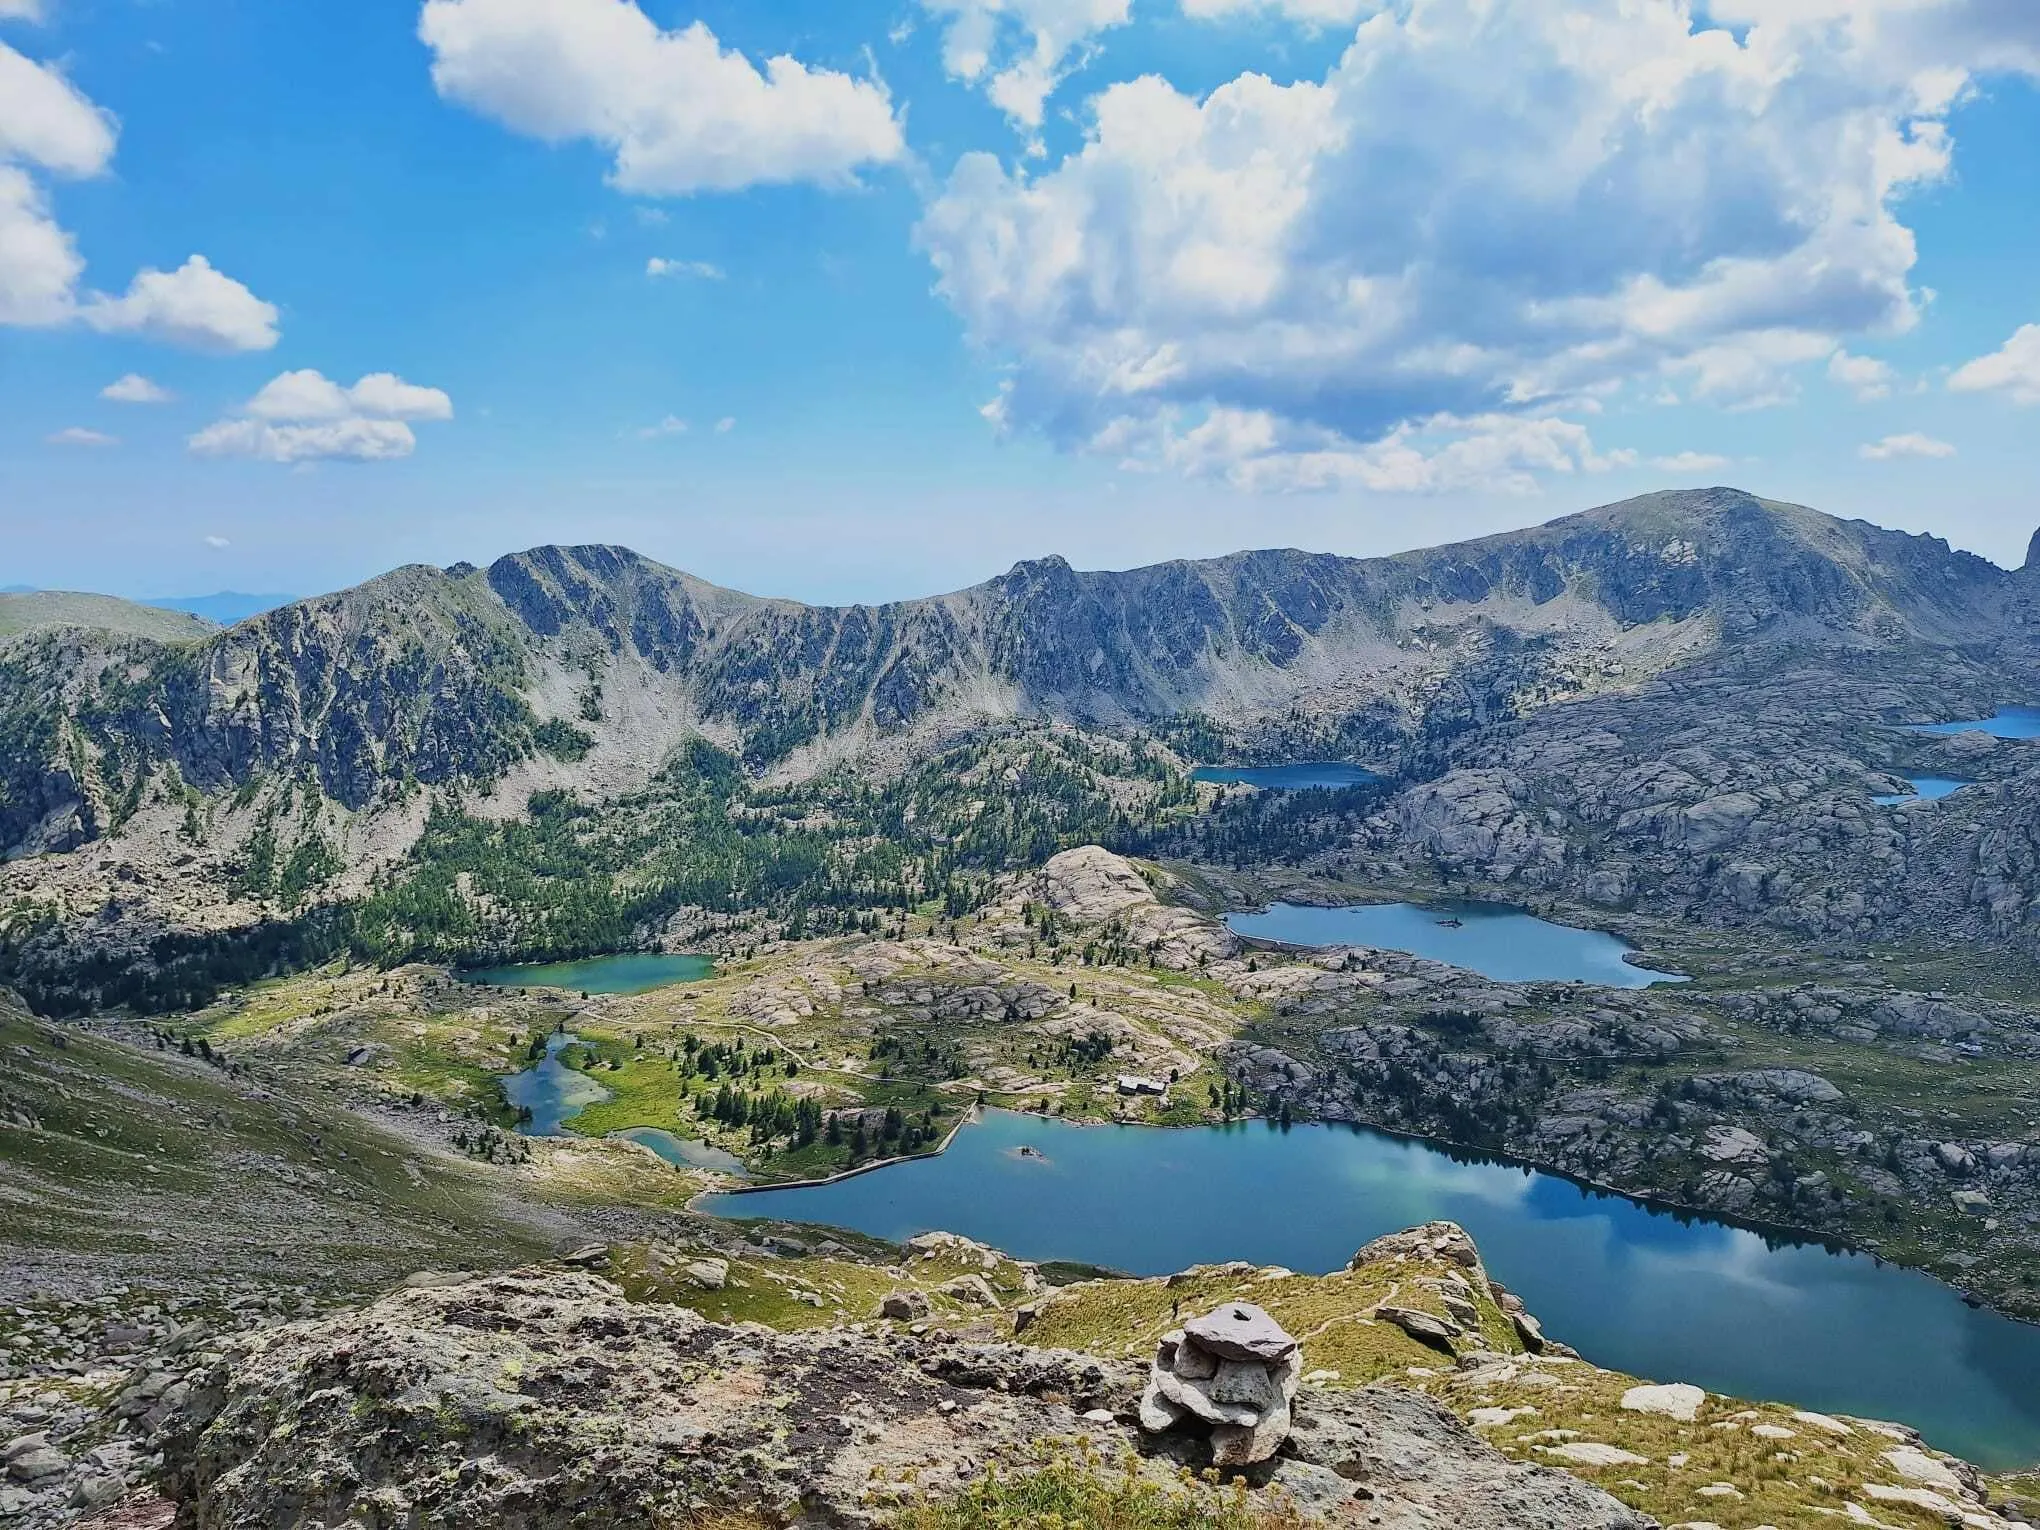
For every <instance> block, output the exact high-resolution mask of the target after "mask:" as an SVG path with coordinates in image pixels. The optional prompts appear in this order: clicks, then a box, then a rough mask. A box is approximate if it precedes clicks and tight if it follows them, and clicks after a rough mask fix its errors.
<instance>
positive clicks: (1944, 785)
mask: <svg viewBox="0 0 2040 1530" xmlns="http://www.w3.org/2000/svg"><path fill="white" fill-rule="evenodd" d="M1906 785H1908V786H1910V787H1911V788H1912V790H1911V791H1909V792H1900V793H1898V794H1897V795H1895V796H1884V795H1879V796H1876V797H1872V798H1871V799H1870V800H1871V801H1872V802H1874V803H1876V804H1877V805H1878V806H1879V807H1900V806H1903V805H1904V804H1905V803H1908V802H1939V801H1940V800H1941V799H1942V798H1943V797H1951V796H1953V795H1954V794H1955V793H1956V792H1959V791H1961V790H1962V788H1963V787H1965V786H1974V785H1976V783H1975V782H1974V781H1964V780H1960V779H1958V778H1956V777H1954V776H1914V777H1913V778H1912V779H1911V780H1909V781H1907V782H1906Z"/></svg>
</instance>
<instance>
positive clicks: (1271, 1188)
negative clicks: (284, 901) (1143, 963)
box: [465, 792, 2040, 1469]
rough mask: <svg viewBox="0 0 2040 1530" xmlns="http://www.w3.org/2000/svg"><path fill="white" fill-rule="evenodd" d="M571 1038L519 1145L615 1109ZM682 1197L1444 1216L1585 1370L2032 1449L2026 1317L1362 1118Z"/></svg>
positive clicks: (868, 1212)
mask: <svg viewBox="0 0 2040 1530" xmlns="http://www.w3.org/2000/svg"><path fill="white" fill-rule="evenodd" d="M1922 795H1923V796H1924V795H1926V794H1925V793H1924V792H1923V793H1922ZM1229 922H1230V923H1231V924H1232V926H1233V928H1234V929H1236V930H1238V931H1239V932H1240V933H1242V934H1246V935H1253V936H1259V937H1261V938H1265V939H1270V940H1276V941H1280V942H1283V943H1285V944H1291V945H1300V946H1324V945H1348V944H1351V945H1368V946H1376V947H1382V948H1387V949H1393V950H1401V951H1410V952H1413V953H1415V954H1418V955H1421V956H1426V957H1431V958H1432V959H1435V960H1439V961H1446V962H1450V963H1452V964H1454V965H1457V966H1461V967H1466V968H1469V969H1471V970H1473V971H1477V972H1482V973H1484V974H1486V975H1487V976H1489V977H1491V978H1494V979H1496V980H1498V981H1507V982H1524V981H1549V980H1564V979H1569V978H1572V979H1578V980H1581V981H1584V982H1590V983H1597V984H1602V985H1617V986H1623V987H1639V986H1643V985H1646V984H1649V983H1655V982H1666V981H1677V979H1676V978H1674V977H1672V976H1671V975H1669V974H1664V973H1655V972H1651V971H1649V970H1648V969H1646V968H1642V967H1639V966H1637V965H1635V964H1634V963H1632V962H1630V961H1628V960H1626V959H1625V958H1626V957H1627V956H1628V954H1629V950H1630V948H1629V947H1628V946H1627V945H1625V944H1624V943H1623V942H1622V941H1620V940H1619V939H1617V938H1616V937H1614V936H1612V935H1608V934H1604V933H1601V932H1598V931H1591V930H1578V929H1572V928H1570V927H1568V926H1564V925H1558V924H1553V923H1550V922H1549V921H1546V920H1542V919H1538V918H1536V917H1535V916H1533V915H1530V914H1528V913H1526V912H1524V911H1522V910H1520V909H1513V908H1505V907H1501V906H1499V905H1489V904H1444V905H1438V906H1420V905H1415V904H1375V905H1354V906H1348V907H1344V908H1315V907H1307V906H1303V905H1284V904H1277V905H1275V906H1273V907H1271V908H1269V909H1267V910H1264V911H1262V912H1259V913H1253V914H1235V915H1233V916H1232V917H1231V919H1230V921H1229ZM710 970H711V969H710V968H709V966H708V964H707V963H706V962H705V961H704V960H703V959H702V958H698V957H696V958H687V957H678V958H676V957H645V956H619V957H609V958H596V959H594V960H591V961H587V962H572V963H562V964H559V965H557V966H552V967H544V968H541V967H510V968H498V969H493V970H491V971H489V972H486V973H468V974H465V976H466V977H467V978H468V979H469V980H470V981H488V982H496V983H504V984H509V985H512V986H531V987H537V986H550V987H561V988H570V989H577V990H581V991H584V992H587V993H591V994H593V993H640V992H646V991H649V990H650V989H652V988H657V987H662V986H665V985H666V984H668V983H673V982H686V981H693V980H697V979H699V978H701V977H704V976H707V975H708V974H709V971H710ZM574 1040H575V1038H574V1036H573V1035H572V1034H571V1033H561V1034H558V1035H555V1036H554V1037H552V1038H551V1041H550V1042H549V1044H548V1046H547V1051H546V1055H545V1056H544V1057H543V1058H542V1059H540V1060H539V1061H538V1062H537V1064H536V1065H534V1066H533V1067H531V1068H529V1069H527V1070H525V1071H524V1072H521V1073H518V1074H515V1075H513V1076H511V1077H509V1078H507V1079H505V1080H504V1083H503V1088H504V1094H505V1096H506V1097H507V1098H508V1100H509V1101H510V1103H511V1104H512V1105H513V1106H517V1107H524V1108H529V1109H530V1111H531V1118H530V1120H529V1122H528V1123H527V1124H526V1126H525V1127H524V1130H525V1131H527V1132H529V1133H531V1134H534V1135H546V1136H550V1135H560V1134H563V1133H566V1132H570V1131H571V1130H572V1125H571V1122H572V1120H573V1117H574V1116H575V1115H576V1114H577V1113H578V1112H579V1111H580V1110H582V1109H584V1108H585V1107H586V1106H588V1105H590V1104H593V1103H595V1102H597V1101H599V1100H602V1099H606V1098H607V1097H608V1091H607V1090H606V1089H604V1088H603V1086H602V1085H601V1084H600V1083H599V1082H597V1081H596V1080H595V1079H593V1078H591V1077H589V1076H588V1075H587V1074H585V1073H582V1072H580V1071H579V1070H577V1069H574V1068H570V1067H568V1066H567V1065H566V1064H565V1063H564V1062H563V1061H562V1060H561V1059H560V1056H559V1054H560V1052H561V1051H562V1050H564V1049H565V1048H566V1047H567V1046H569V1045H571V1044H572V1043H573V1041H574ZM618 1135H619V1136H622V1137H625V1138H628V1139H629V1140H631V1141H634V1142H637V1143H639V1144H640V1145H641V1146H644V1147H646V1148H648V1149H649V1150H651V1151H652V1152H654V1153H657V1154H658V1155H659V1156H660V1157H662V1158H665V1159H666V1160H667V1161H668V1162H671V1163H673V1164H675V1165H678V1166H682V1167H687V1168H694V1169H706V1170H713V1171H716V1172H718V1173H722V1174H725V1175H729V1176H731V1177H737V1178H740V1177H741V1176H742V1174H743V1166H742V1164H741V1163H740V1162H739V1161H738V1160H737V1159H735V1158H734V1157H732V1156H731V1155H729V1154H728V1153H725V1152H723V1151H721V1150H720V1149H717V1148H713V1147H710V1146H708V1145H707V1144H705V1143H699V1142H692V1141H688V1140H686V1139H684V1138H680V1137H676V1136H673V1135H672V1134H670V1133H667V1132H663V1131H657V1130H653V1129H649V1128H644V1129H633V1130H629V1131H625V1132H622V1133H619V1134H618ZM697 1206H698V1209H700V1210H701V1211H703V1212H706V1213H708V1214H711V1215H715V1216H721V1217H727V1218H731V1219H738V1220H756V1219H770V1220H783V1221H793V1222H805V1223H815V1224H821V1225H826V1226H831V1227H841V1228H848V1229H852V1230H854V1231H857V1232H862V1233H866V1234H869V1235H872V1236H875V1237H880V1238H885V1239H889V1240H893V1241H904V1240H905V1239H907V1238H910V1237H912V1236H914V1235H915V1234H916V1233H921V1232H928V1231H931V1230H936V1229H940V1230H944V1231H949V1232H957V1233H962V1234H964V1235H966V1236H968V1237H972V1238H977V1239H980V1240H982V1241H983V1242H985V1243H988V1244H991V1245H992V1246H994V1247H997V1248H1000V1249H1004V1250H1006V1251H1007V1252H1009V1253H1011V1254H1014V1255H1016V1256H1017V1257H1020V1258H1023V1259H1032V1260H1038V1261H1049V1260H1067V1261H1073V1262H1079V1263H1085V1264H1092V1265H1097V1266H1101V1267H1104V1268H1108V1269H1114V1270H1120V1271H1124V1272H1126V1273H1128V1274H1134V1275H1161V1274H1168V1273H1172V1272H1174V1271H1176V1270H1179V1269H1184V1268H1187V1267H1188V1266H1190V1265H1193V1264H1208V1263H1218V1262H1222V1261H1225V1260H1232V1259H1247V1260H1251V1261H1253V1262H1255V1263H1258V1264H1270V1265H1281V1266H1284V1267H1287V1268H1290V1269H1294V1270H1299V1271H1305V1272H1323V1271H1329V1270H1334V1269H1338V1268H1340V1267H1342V1266H1343V1265H1344V1264H1345V1263H1346V1261H1347V1260H1348V1259H1350V1258H1351V1257H1352V1255H1353V1253H1354V1252H1355V1251H1356V1250H1357V1249H1359V1248H1360V1247H1361V1245H1363V1244H1365V1243H1366V1242H1368V1241H1369V1240H1370V1239H1373V1238H1375V1237H1378V1236H1380V1235H1382V1234H1384V1233H1389V1232H1395V1231H1398V1230H1400V1229H1402V1228H1405V1227H1409V1226H1413V1225H1415V1224H1417V1223H1421V1222H1428V1221H1434V1220H1439V1219H1445V1220H1450V1221H1454V1222H1458V1223H1459V1224H1461V1225H1462V1226H1464V1227H1465V1228H1466V1229H1467V1231H1468V1232H1470V1233H1471V1234H1472V1235H1473V1237H1474V1239H1475V1240H1476V1241H1477V1242H1478V1243H1479V1245H1480V1247H1481V1250H1482V1253H1483V1255H1484V1257H1485V1258H1486V1260H1487V1262H1488V1265H1489V1268H1490V1269H1492V1270H1493V1271H1494V1273H1495V1275H1496V1277H1497V1278H1499V1279H1500V1280H1502V1281H1503V1282H1505V1283H1506V1284H1507V1285H1508V1286H1510V1287H1511V1288H1512V1289H1513V1290H1515V1291H1517V1292H1518V1293H1519V1294H1520V1295H1521V1296H1522V1297H1523V1299H1524V1300H1525V1301H1526V1302H1527V1303H1528V1304H1529V1307H1530V1310H1531V1311H1532V1312H1534V1313H1536V1314H1537V1315H1538V1317H1539V1318H1540V1319H1541V1320H1542V1321H1543V1322H1544V1324H1545V1327H1546V1329H1547V1331H1549V1332H1550V1333H1551V1334H1553V1335H1554V1336H1555V1337H1558V1338H1562V1339H1564V1340H1565V1342H1567V1343H1569V1344H1571V1345H1573V1346H1574V1347H1576V1348H1577V1349H1579V1350H1580V1352H1581V1353H1582V1354H1584V1355H1585V1356H1586V1357H1587V1358H1588V1359H1590V1360H1592V1361H1593V1362H1594V1363H1596V1364H1598V1365H1603V1366H1607V1367H1610V1368H1613V1369H1616V1370H1620V1371H1625V1372H1628V1373H1630V1374H1633V1375H1637V1376H1642V1377H1647V1378H1652V1379H1675V1380H1680V1381H1691V1382H1695V1383H1697V1384H1699V1385H1701V1386H1704V1387H1707V1388H1708V1389H1710V1390H1713V1391H1718V1392H1725V1393H1730V1394H1733V1395H1737V1396H1743V1397H1751V1398H1763V1399H1775V1400H1779V1401H1785V1402H1790V1403H1793V1404H1795V1405H1797V1406H1799V1407H1802V1408H1811V1409H1816V1410H1819V1411H1822V1412H1828V1413H1845V1414H1852V1415H1858V1416H1862V1417H1868V1418H1888V1419H1895V1420H1898V1421H1900V1422H1902V1423H1906V1424H1910V1425H1912V1426H1913V1427H1915V1428H1917V1429H1919V1430H1920V1431H1921V1432H1922V1433H1923V1434H1924V1435H1925V1436H1926V1437H1927V1438H1928V1439H1929V1440H1930V1441H1931V1442H1932V1443H1934V1444H1935V1445H1937V1446H1939V1447H1940V1448H1942V1449H1945V1450H1949V1451H1953V1452H1956V1453H1958V1454H1960V1455H1963V1456H1965V1457H1967V1458H1969V1459H1970V1460H1973V1461H1975V1462H1977V1463H1978V1464H1980V1465H1982V1466H1984V1467H1986V1468H1991V1469H2008V1468H2011V1467H2015V1466H2021V1465H2026V1464H2029V1463H2031V1462H2033V1461H2035V1460H2040V1327H2034V1326H2031V1325H2027V1324H2023V1323H2019V1322H2015V1321H2013V1320H2012V1319H2010V1318H2006V1317H2003V1316H2000V1315H1998V1314H1996V1313H1993V1312H1990V1311H1987V1310H1984V1309H1982V1308H1978V1307H1972V1306H1970V1305H1969V1304H1968V1303H1966V1302H1964V1301H1963V1299H1962V1298H1961V1297H1960V1296H1958V1295H1957V1294H1956V1293H1955V1292H1954V1291H1952V1290H1951V1289H1949V1288H1948V1287H1946V1286H1944V1285H1941V1284H1940V1283H1939V1282H1937V1281H1934V1280H1932V1279H1930V1278H1928V1277H1927V1276H1925V1275H1921V1274H1918V1273H1917V1272H1914V1271H1910V1270H1906V1269H1902V1268H1899V1267H1897V1266H1894V1265H1889V1264H1885V1263H1883V1262H1881V1261H1879V1260H1877V1259H1875V1258H1872V1257H1870V1256H1868V1255H1865V1254H1860V1253H1855V1252H1851V1251H1848V1250H1844V1249H1838V1248H1834V1247H1830V1246H1825V1245H1821V1244H1817V1243H1812V1242H1805V1241H1799V1240H1796V1239H1793V1238H1790V1237H1786V1236H1781V1235H1777V1234H1773V1233H1764V1232H1760V1231H1756V1230H1753V1229H1750V1228H1746V1227H1738V1226H1734V1225H1731V1224H1728V1223H1725V1222H1720V1221H1715V1220H1711V1219H1708V1218H1704V1217H1696V1216H1692V1215H1689V1214H1684V1213H1674V1212H1670V1211H1667V1210H1664V1209H1662V1208H1657V1207H1653V1206H1650V1205H1648V1204H1646V1203H1644V1202H1641V1201H1638V1200H1634V1199H1631V1198H1629V1197H1627V1196H1622V1195H1616V1194H1613V1193H1609V1192H1605V1191H1600V1190H1596V1189H1593V1188H1591V1187H1587V1186H1583V1185H1580V1184H1577V1183H1575V1182H1573V1181H1571V1180H1568V1179H1565V1178H1563V1177H1562V1176H1558V1175H1554V1174H1546V1173H1541V1172H1539V1171H1536V1170H1533V1169H1529V1168H1526V1167H1523V1166H1521V1165H1516V1164H1511V1163H1506V1162H1501V1161H1498V1160H1494V1159H1490V1158H1484V1157H1481V1156H1478V1155H1469V1154H1465V1153H1461V1152H1457V1151H1453V1150H1450V1149H1447V1148H1444V1147H1441V1146H1439V1145H1437V1144H1434V1143H1430V1142H1425V1141H1417V1140H1411V1139H1406V1138H1399V1137H1395V1136H1392V1135H1389V1134H1386V1133H1382V1132H1377V1131H1372V1130H1368V1129H1365V1128H1357V1127H1344V1126H1330V1125H1314V1124H1313V1125H1297V1126H1293V1127H1289V1128H1279V1127H1277V1126H1275V1125H1273V1124H1271V1123H1263V1122H1250V1123H1244V1124H1235V1125H1232V1126H1223V1127H1184V1128H1155V1127H1131V1126H1091V1125H1078V1124H1072V1123H1069V1122H1065V1121H1059V1120H1054V1119H1050V1118H1045V1117H1041V1116H1036V1115H1022V1114H1017V1113H1013V1112H1008V1111H1000V1110H991V1111H983V1112H980V1113H979V1114H978V1116H977V1117H976V1118H975V1119H974V1120H973V1121H971V1122H969V1123H968V1124H966V1125H965V1126H963V1127H962V1128H961V1129H960V1130H959V1131H958V1132H957V1133H956V1134H955V1136H954V1137H953V1138H952V1139H951V1141H950V1143H949V1145H948V1147H947V1148H946V1149H945V1150H944V1151H943V1152H941V1153H939V1154H936V1155H933V1156H929V1157H923V1158H917V1159H912V1160H909V1161H906V1162H900V1163H895V1164H890V1165H887V1166H885V1167H882V1168H879V1169H876V1170H872V1171H869V1172H864V1173H859V1174H853V1175H850V1176H847V1177H844V1178H839V1179H835V1180H830V1181H827V1182H823V1183H817V1184H808V1185H793V1186H786V1187H782V1188H777V1189H774V1188H760V1189H739V1190H734V1191H725V1192H721V1193H717V1194H713V1195H709V1196H706V1197H704V1198H703V1199H702V1200H701V1201H699V1202H698V1203H697Z"/></svg>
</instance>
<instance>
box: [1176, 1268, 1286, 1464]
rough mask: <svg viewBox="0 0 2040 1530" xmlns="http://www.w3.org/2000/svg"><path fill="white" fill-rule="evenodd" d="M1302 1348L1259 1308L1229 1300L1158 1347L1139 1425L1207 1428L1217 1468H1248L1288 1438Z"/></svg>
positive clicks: (1265, 1458) (1185, 1325) (1269, 1454)
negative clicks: (1291, 1407)
mask: <svg viewBox="0 0 2040 1530" xmlns="http://www.w3.org/2000/svg"><path fill="white" fill-rule="evenodd" d="M1302 1375H1303V1354H1302V1352H1301V1350H1300V1349H1299V1348H1298V1346H1297V1342H1296V1340H1294V1339H1292V1338H1290V1336H1289V1335H1288V1334H1286V1333H1284V1332H1283V1331H1282V1325H1281V1324H1280V1323H1278V1322H1276V1321H1275V1319H1273V1318H1272V1317H1270V1316H1269V1315H1268V1314H1267V1313H1265V1312H1263V1311H1262V1310H1261V1309H1260V1308H1259V1307H1255V1306H1250V1305H1249V1304H1247V1303H1245V1302H1228V1303H1226V1305H1225V1306H1223V1307H1220V1308H1219V1309H1218V1310H1217V1311H1215V1312H1210V1313H1207V1314H1205V1315H1204V1316H1203V1317H1199V1318H1192V1319H1191V1320H1190V1321H1189V1322H1187V1323H1185V1324H1184V1325H1183V1326H1182V1327H1181V1328H1179V1329H1177V1330H1176V1331H1175V1332H1173V1333H1169V1334H1166V1335H1164V1336H1163V1338H1162V1342H1161V1343H1160V1345H1158V1346H1157V1347H1156V1350H1155V1362H1154V1366H1153V1369H1152V1370H1151V1371H1150V1372H1149V1374H1148V1385H1147V1391H1146V1392H1145V1393H1144V1394H1143V1395H1142V1397H1141V1400H1140V1426H1141V1428H1143V1429H1145V1430H1147V1431H1148V1432H1149V1433H1150V1434H1161V1433H1163V1432H1164V1431H1166V1430H1170V1429H1175V1428H1177V1427H1179V1426H1183V1425H1190V1426H1193V1427H1201V1428H1206V1429H1208V1430H1209V1431H1210V1437H1211V1460H1212V1464H1213V1465H1215V1466H1252V1465H1253V1464H1254V1463H1255V1462H1257V1461H1265V1460H1267V1459H1268V1458H1269V1457H1270V1456H1272V1455H1274V1454H1275V1452H1276V1451H1277V1450H1279V1449H1280V1448H1281V1446H1282V1442H1283V1441H1284V1440H1285V1439H1287V1438H1288V1437H1289V1423H1290V1404H1291V1403H1292V1402H1294V1401H1295V1399H1296V1388H1297V1383H1298V1381H1299V1380H1300V1378H1301V1377H1302Z"/></svg>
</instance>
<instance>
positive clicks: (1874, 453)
mask: <svg viewBox="0 0 2040 1530" xmlns="http://www.w3.org/2000/svg"><path fill="white" fill-rule="evenodd" d="M1856 454H1857V455H1858V456H1860V457H1861V458H1863V460H1864V461H1866V462H1889V461H1891V460H1892V459H1893V458H1894V457H1952V456H1954V455H1955V448H1954V447H1952V446H1950V445H1949V444H1948V443H1947V442H1946V441H1936V440H1935V439H1934V438H1933V437H1932V436H1923V435H1921V434H1920V433H1919V432H1918V431H1908V432H1907V433H1906V434H1904V435H1901V436H1886V437H1885V438H1884V439H1883V440H1882V441H1872V442H1869V443H1868V444H1866V445H1864V446H1861V447H1858V448H1857V453H1856Z"/></svg>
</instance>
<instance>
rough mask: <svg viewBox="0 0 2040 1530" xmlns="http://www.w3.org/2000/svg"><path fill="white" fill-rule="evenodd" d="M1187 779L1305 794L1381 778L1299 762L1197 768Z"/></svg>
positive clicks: (1331, 763) (1327, 763) (1336, 764)
mask: <svg viewBox="0 0 2040 1530" xmlns="http://www.w3.org/2000/svg"><path fill="white" fill-rule="evenodd" d="M1190 779H1191V780H1193V781H1216V782H1219V783H1220V784H1222V785H1232V784H1234V783H1237V782H1242V781H1244V782H1245V783H1246V784H1247V785H1249V786H1258V787H1261V788H1263V789H1264V790H1267V791H1276V792H1304V791H1311V790H1313V789H1316V788H1325V789H1328V790H1332V791H1337V790H1340V789H1341V788H1344V787H1348V786H1360V785H1362V784H1364V783H1365V782H1368V781H1379V780H1381V779H1382V778H1381V777H1380V776H1378V775H1376V774H1375V773H1374V772H1373V771H1371V770H1366V769H1363V768H1362V767H1360V766H1358V765H1348V764H1346V763H1344V762H1343V761H1340V760H1301V761H1298V762H1297V763H1295V764H1291V765H1200V766H1198V767H1197V768H1196V769H1195V770H1193V771H1191V772H1190Z"/></svg>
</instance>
